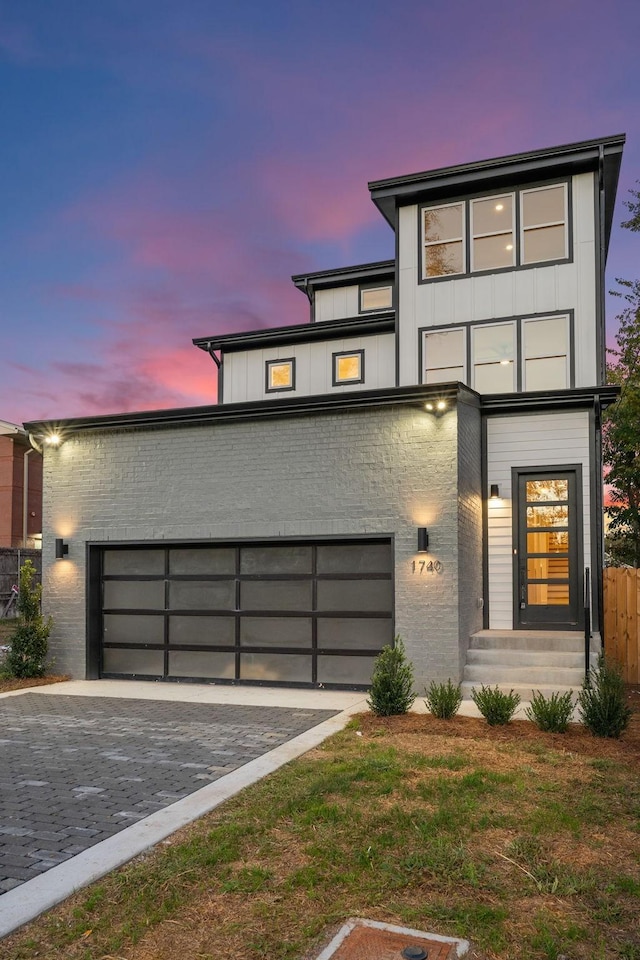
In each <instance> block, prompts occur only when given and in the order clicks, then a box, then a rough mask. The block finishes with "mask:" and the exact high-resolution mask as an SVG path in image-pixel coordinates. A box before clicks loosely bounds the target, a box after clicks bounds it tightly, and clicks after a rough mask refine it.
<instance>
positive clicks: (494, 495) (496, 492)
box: [489, 483, 500, 500]
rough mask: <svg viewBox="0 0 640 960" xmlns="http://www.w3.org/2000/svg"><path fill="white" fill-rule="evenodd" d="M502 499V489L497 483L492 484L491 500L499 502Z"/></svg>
mask: <svg viewBox="0 0 640 960" xmlns="http://www.w3.org/2000/svg"><path fill="white" fill-rule="evenodd" d="M499 499H500V487H499V486H498V484H497V483H492V484H491V490H490V493H489V500H499Z"/></svg>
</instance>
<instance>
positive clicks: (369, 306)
mask: <svg viewBox="0 0 640 960" xmlns="http://www.w3.org/2000/svg"><path fill="white" fill-rule="evenodd" d="M392 307H393V287H392V286H391V284H390V283H388V284H385V285H384V286H379V287H361V288H360V313H368V312H369V310H391V308H392Z"/></svg>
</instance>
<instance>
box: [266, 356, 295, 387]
mask: <svg viewBox="0 0 640 960" xmlns="http://www.w3.org/2000/svg"><path fill="white" fill-rule="evenodd" d="M265 366H266V381H267V382H266V388H265V389H266V392H267V393H277V392H279V391H282V390H295V388H296V361H295V358H294V357H291V358H290V359H288V360H267V362H266V365H265Z"/></svg>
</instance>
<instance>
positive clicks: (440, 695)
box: [424, 680, 462, 720]
mask: <svg viewBox="0 0 640 960" xmlns="http://www.w3.org/2000/svg"><path fill="white" fill-rule="evenodd" d="M425 698H426V699H425V701H424V702H425V704H426V706H427V708H428V710H430V711H431V713H432V714H433V715H434V717H439V718H440V719H441V720H450V719H451V717H455V715H456V713H457V712H458V710H459V709H460V704H461V703H462V690H461V689H460V684H459V683H458V684H453V683H451V680H447V682H446V683H432V684H431V686H430V687H429V689H428V690H427V692H426V693H425Z"/></svg>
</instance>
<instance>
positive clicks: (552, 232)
mask: <svg viewBox="0 0 640 960" xmlns="http://www.w3.org/2000/svg"><path fill="white" fill-rule="evenodd" d="M420 216H421V259H422V266H421V279H422V280H423V281H424V280H432V279H436V278H438V277H450V276H456V275H463V274H466V273H483V272H487V271H492V270H506V269H509V268H510V267H523V266H530V265H532V264H536V263H545V262H549V261H554V260H564V259H567V258H568V256H569V239H568V229H567V225H568V219H569V211H568V186H567V184H566V183H557V184H552V185H550V186H544V187H535V188H531V189H527V190H515V191H513V192H511V193H504V194H496V195H495V196H491V197H478V198H477V199H472V200H460V201H459V202H457V203H448V204H440V205H438V206H429V207H422V208H421V213H420ZM467 233H468V235H469V238H470V239H469V240H467Z"/></svg>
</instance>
